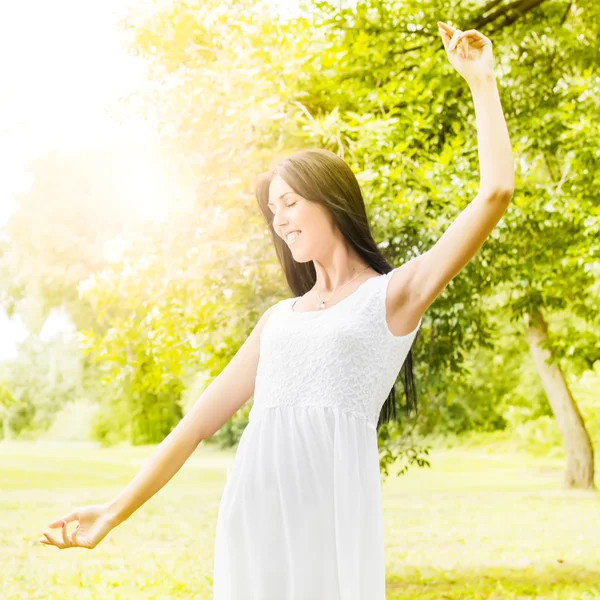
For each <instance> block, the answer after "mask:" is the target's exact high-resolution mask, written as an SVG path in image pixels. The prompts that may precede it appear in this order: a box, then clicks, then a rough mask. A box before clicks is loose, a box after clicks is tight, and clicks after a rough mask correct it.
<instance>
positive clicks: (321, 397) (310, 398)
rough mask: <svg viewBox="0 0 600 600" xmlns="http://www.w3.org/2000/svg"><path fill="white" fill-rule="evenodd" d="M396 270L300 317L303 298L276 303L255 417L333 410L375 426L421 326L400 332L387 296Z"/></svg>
mask: <svg viewBox="0 0 600 600" xmlns="http://www.w3.org/2000/svg"><path fill="white" fill-rule="evenodd" d="M393 272H394V271H390V272H389V273H386V274H385V275H380V276H378V277H371V278H369V279H367V280H366V281H364V282H363V283H362V284H361V285H360V286H359V287H358V288H357V289H356V290H355V291H354V292H352V293H351V294H350V295H349V296H347V297H346V298H344V299H343V300H341V301H340V302H338V303H337V304H334V305H333V306H331V307H330V308H327V309H324V310H315V311H309V312H306V311H305V312H296V311H295V310H293V309H292V305H293V303H294V302H295V301H296V300H297V298H287V299H285V300H281V301H280V302H278V303H277V305H276V308H275V310H274V311H273V312H272V313H271V315H270V317H269V319H268V321H267V323H266V324H265V326H264V328H263V330H262V332H261V338H260V359H259V363H258V370H257V375H256V383H255V393H254V403H253V406H252V409H251V410H250V420H252V419H255V418H258V417H259V416H260V415H261V413H263V412H264V411H266V410H269V409H272V408H275V407H282V406H294V407H301V406H327V407H332V408H335V409H337V410H340V411H342V412H345V413H349V414H351V415H354V416H355V417H358V418H361V419H364V420H366V421H367V423H368V424H369V426H370V427H372V428H373V429H375V428H376V426H377V421H378V419H379V413H380V411H381V407H382V406H383V403H384V402H385V400H386V398H387V396H388V394H389V392H390V390H391V388H392V386H393V384H394V382H395V380H396V378H397V376H398V373H399V371H400V369H401V367H402V364H403V363H404V360H405V359H406V355H407V354H408V352H409V350H410V347H411V345H412V343H413V340H414V338H415V336H416V334H417V331H418V329H419V327H420V325H421V321H422V319H421V320H419V323H418V324H417V327H415V329H414V330H413V331H411V332H410V333H408V334H406V335H403V336H396V335H394V334H393V333H392V332H391V331H390V330H389V327H388V325H387V320H386V302H385V301H386V293H387V288H388V283H389V280H390V278H391V275H392V273H393Z"/></svg>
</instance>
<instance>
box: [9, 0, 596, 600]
mask: <svg viewBox="0 0 600 600" xmlns="http://www.w3.org/2000/svg"><path fill="white" fill-rule="evenodd" d="M1 14H2V23H3V25H4V27H3V28H2V35H0V49H1V52H2V56H3V58H4V61H3V70H2V74H3V85H2V88H3V89H2V93H1V94H0V109H1V110H0V152H1V155H2V160H1V161H0V424H1V426H0V510H1V514H2V519H1V520H0V562H1V563H2V564H3V565H4V568H3V569H2V570H1V571H0V598H1V599H2V600H4V599H11V600H12V599H14V598H56V599H59V598H70V597H74V596H77V597H81V598H90V599H96V598H102V599H105V598H211V597H212V592H211V589H212V552H213V543H214V527H215V525H216V515H217V510H218V503H219V498H220V494H221V492H222V489H223V485H224V483H225V479H226V476H227V469H228V468H229V466H230V465H231V461H232V459H233V456H234V454H235V449H236V444H237V442H238V440H239V437H240V435H241V432H242V431H243V430H244V427H245V426H246V425H247V422H248V413H249V410H250V408H251V406H252V400H250V401H249V402H248V403H246V405H244V407H242V408H241V409H240V410H239V411H238V413H236V415H234V417H233V418H232V419H231V420H230V421H229V422H228V423H227V424H226V425H225V426H223V427H222V428H221V429H220V430H219V431H218V432H217V433H216V434H215V435H214V436H213V437H212V438H211V439H210V440H205V441H203V442H202V443H201V444H200V445H199V446H198V449H197V450H196V451H195V452H194V453H193V455H192V456H191V458H190V459H189V461H188V462H187V463H186V464H185V465H184V467H183V468H182V469H181V471H180V472H179V473H177V475H176V476H175V477H174V478H173V480H172V481H171V482H170V483H169V484H168V485H167V486H166V487H165V488H164V489H163V490H161V491H160V492H159V493H158V494H157V495H156V496H154V497H153V498H152V499H151V500H150V501H149V502H148V503H147V504H146V505H144V507H142V508H141V509H140V510H139V511H138V512H137V513H135V515H133V516H132V517H131V518H130V519H129V520H128V521H126V522H125V523H124V524H123V525H121V526H120V527H119V528H117V529H116V530H115V531H114V532H112V533H111V534H110V535H109V537H108V538H106V539H105V540H104V541H103V542H102V543H101V544H100V545H99V546H98V547H97V548H96V549H94V550H93V551H88V550H82V549H73V550H68V551H65V552H59V551H57V550H56V549H55V548H49V547H46V546H43V545H41V544H39V542H38V541H37V540H38V538H39V537H40V533H41V531H42V530H43V529H45V528H46V524H47V523H49V522H50V521H52V520H54V519H55V518H58V517H59V516H62V515H64V514H66V513H67V512H69V511H70V510H71V509H72V508H73V507H75V506H78V505H83V504H87V503H96V502H104V501H107V500H109V499H111V497H113V496H114V495H116V493H118V491H119V490H120V489H121V488H122V487H123V486H124V485H125V484H126V483H127V482H128V481H129V480H130V479H131V478H132V477H133V476H134V475H135V473H136V472H137V471H138V469H139V468H140V467H141V465H142V464H143V463H144V461H145V460H146V459H147V458H148V457H149V456H150V455H151V454H152V453H153V452H154V451H155V449H156V445H157V444H159V443H160V442H161V441H162V440H163V439H164V437H165V436H166V435H167V434H168V433H169V432H170V431H171V430H172V429H173V427H174V426H175V425H176V424H177V422H178V421H179V420H180V419H181V418H182V416H183V415H185V414H186V412H187V411H188V410H189V409H190V407H191V406H192V405H193V404H194V402H195V401H196V400H197V399H198V398H199V396H200V395H201V393H202V391H203V390H204V389H205V388H206V386H207V385H208V384H209V383H210V382H211V381H212V379H213V378H214V377H215V376H217V375H218V374H219V373H220V372H221V370H222V369H223V368H224V367H225V365H226V364H227V363H228V362H229V361H230V360H231V358H232V357H233V355H234V354H235V353H236V352H237V350H238V348H239V347H240V345H241V344H242V343H243V341H244V340H245V339H246V337H247V336H248V334H249V333H250V331H251V330H252V328H253V327H254V325H255V324H256V322H257V320H258V318H259V316H260V315H261V314H262V313H263V312H264V311H265V310H266V309H267V308H268V307H269V306H270V305H271V304H273V303H275V302H277V301H278V300H280V299H282V298H285V297H289V296H290V295H291V292H290V290H289V289H288V288H287V286H286V283H285V280H284V277H283V273H282V271H281V268H280V266H279V264H278V262H277V259H276V255H275V251H274V248H273V247H272V246H271V241H270V238H269V232H268V230H267V226H266V224H265V223H264V221H263V219H262V216H261V215H260V211H259V209H258V206H257V204H256V200H255V198H254V194H253V184H254V181H255V178H256V176H257V175H258V174H259V173H260V172H262V171H264V170H266V169H268V168H270V167H272V166H274V164H275V163H276V162H277V161H278V160H280V159H281V158H283V157H285V156H286V155H289V154H291V153H293V152H294V151H296V150H299V149H302V148H307V147H319V148H326V149H328V150H331V151H333V152H336V153H337V154H338V155H339V156H341V157H342V158H344V160H346V161H347V162H348V164H349V165H350V166H351V168H352V169H353V171H354V172H355V174H356V176H357V178H358V180H359V182H360V185H361V188H362V190H363V194H364V197H365V203H366V205H367V212H368V215H369V218H370V222H371V226H372V231H373V235H374V238H375V240H376V241H377V242H378V243H379V246H380V248H381V249H382V251H383V252H384V254H385V255H386V257H387V258H388V259H389V261H390V262H391V263H392V264H394V265H395V266H399V265H401V264H402V263H403V262H405V261H407V260H410V259H411V258H413V257H414V256H417V255H419V254H421V253H423V252H425V251H426V250H428V249H429V248H430V247H431V246H432V245H433V244H434V243H435V242H436V241H437V240H438V239H439V237H440V236H441V235H442V233H443V232H444V231H445V229H446V228H447V227H448V226H449V225H450V223H451V222H452V221H453V220H454V219H455V218H456V217H457V215H458V214H459V213H460V211H461V210H462V209H463V208H464V207H465V206H466V205H467V204H468V202H469V201H470V200H471V199H472V198H473V197H474V196H475V194H476V193H477V189H478V183H479V164H478V155H477V131H476V126H475V118H474V109H473V103H472V99H471V96H470V92H469V88H468V86H467V84H466V82H465V81H464V80H463V79H462V78H461V77H460V75H458V74H457V73H456V72H455V71H454V70H453V69H452V67H451V65H450V64H449V62H448V61H447V58H446V56H445V52H444V49H443V46H442V43H441V39H440V37H439V34H438V32H437V27H436V22H437V21H440V20H441V21H445V22H448V23H450V24H452V25H454V26H456V27H459V28H461V29H463V30H465V29H473V28H474V29H479V30H480V31H481V32H482V33H484V34H485V35H487V36H488V37H489V38H490V39H491V40H492V42H493V44H494V53H495V57H496V72H497V79H498V86H499V89H500V95H501V100H502V103H503V107H504V111H505V116H506V119H507V123H508V128H509V132H510V136H511V141H512V145H513V152H514V157H515V169H516V190H515V194H514V197H513V199H512V202H511V204H510V206H509V208H508V209H507V211H506V213H505V215H504V217H503V218H502V220H501V221H500V223H499V224H498V226H497V227H496V228H495V230H494V231H493V232H492V234H491V236H490V238H489V239H488V240H487V242H486V243H485V245H484V246H483V247H482V249H481V250H480V251H479V253H478V254H477V256H476V257H475V258H474V259H473V260H472V261H471V262H470V263H469V265H468V266H467V267H466V268H465V269H464V270H463V271H462V272H461V273H460V274H459V275H458V276H457V277H456V278H455V279H454V280H453V281H452V282H451V283H450V284H449V285H448V286H447V288H446V289H445V290H444V291H443V292H442V294H441V295H440V296H439V298H438V299H436V301H435V302H434V304H432V306H431V307H430V308H429V309H428V310H427V313H426V314H425V316H424V319H423V326H422V328H421V331H420V334H419V337H418V341H417V344H416V346H415V349H414V357H415V364H414V370H415V377H416V383H417V394H418V399H419V404H420V411H419V414H418V415H417V416H414V415H412V416H410V415H406V416H405V417H403V419H402V420H401V422H400V423H398V424H394V425H392V424H390V425H389V426H385V427H383V428H382V429H381V430H380V431H379V447H380V464H381V469H382V489H383V499H384V519H385V532H386V561H387V565H386V570H387V588H388V598H408V599H413V598H414V599H416V598H419V599H425V600H428V599H438V598H447V599H459V598H460V599H463V598H469V599H471V598H497V599H505V598H511V599H513V598H515V599H516V598H560V599H569V600H570V599H573V598H582V599H589V598H600V550H599V546H598V540H599V539H600V519H599V518H598V517H599V513H600V502H599V497H598V493H597V489H598V481H599V480H598V476H597V475H596V472H597V470H598V459H597V458H595V457H594V448H598V446H599V443H600V344H599V342H598V334H599V333H600V316H599V311H598V308H599V306H600V300H599V299H600V260H599V256H600V192H599V190H600V185H599V184H600V175H599V173H600V169H599V166H600V142H599V140H600V125H599V123H600V70H599V67H600V45H599V44H598V40H599V39H600V9H599V8H598V5H597V3H596V2H594V1H593V0H581V1H567V0H492V1H489V2H481V1H471V2H457V1H448V0H442V1H438V0H436V1H433V0H420V1H417V0H406V1H405V0H387V1H386V0H381V1H378V0H366V1H355V2H344V1H335V0H331V1H322V2H316V1H306V2H304V3H300V2H297V1H296V0H288V1H285V0H280V1H276V0H262V1H255V0H236V1H233V0H225V1H223V0H189V1H184V0H168V1H167V0H161V1H157V0H148V1H143V2H142V1H137V2H134V1H133V0H110V1H107V0H105V1H103V2H102V3H96V2H91V1H89V0H86V1H83V0H79V1H75V0H57V1H56V2H52V3H46V2H42V1H41V0H39V1H32V0H23V1H22V2H19V3H12V4H10V5H6V6H3V7H2V9H1ZM397 385H398V390H397V398H398V401H399V403H400V404H402V402H403V399H404V395H403V391H402V386H401V379H399V380H398V383H397ZM323 600H325V599H323Z"/></svg>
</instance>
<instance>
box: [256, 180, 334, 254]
mask: <svg viewBox="0 0 600 600" xmlns="http://www.w3.org/2000/svg"><path fill="white" fill-rule="evenodd" d="M268 208H269V210H270V211H271V212H272V213H273V229H274V231H275V233H276V234H277V235H278V236H279V237H281V238H282V239H283V241H284V242H285V243H286V244H287V245H288V246H289V248H290V251H291V253H292V255H293V257H294V259H295V260H296V261H297V262H308V261H309V260H314V259H315V258H318V257H319V256H321V255H323V254H327V253H329V252H331V245H332V243H333V242H334V239H335V233H334V232H335V227H334V223H333V220H332V219H331V216H330V215H329V213H328V211H327V210H326V209H325V208H324V207H323V206H321V205H320V204H318V203H316V202H311V201H310V200H307V199H306V198H303V197H302V196H300V194H297V193H296V192H295V191H294V190H293V189H292V188H291V187H290V186H289V185H288V184H287V183H286V182H285V181H284V180H283V178H282V177H281V176H279V175H275V177H273V179H272V181H271V185H270V186H269V204H268ZM292 232H299V234H298V235H296V234H294V236H292V237H291V238H290V237H289V235H290V234H291V233H292ZM294 237H295V239H294Z"/></svg>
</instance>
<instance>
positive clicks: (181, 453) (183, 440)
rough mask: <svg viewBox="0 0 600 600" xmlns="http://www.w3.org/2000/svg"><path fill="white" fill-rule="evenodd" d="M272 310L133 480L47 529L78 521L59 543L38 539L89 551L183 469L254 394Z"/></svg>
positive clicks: (270, 309) (55, 522)
mask: <svg viewBox="0 0 600 600" xmlns="http://www.w3.org/2000/svg"><path fill="white" fill-rule="evenodd" d="M273 308H274V307H273V306H272V307H270V308H269V309H267V310H266V311H265V312H264V314H263V315H262V317H261V318H260V319H259V321H258V323H257V324H256V326H255V327H254V329H253V330H252V332H251V333H250V335H249V336H248V338H247V339H246V341H245V342H244V344H242V346H241V347H240V349H239V350H238V351H237V353H236V354H235V356H234V357H233V358H232V359H231V361H230V362H229V364H228V365H227V366H226V367H225V368H224V369H223V370H222V371H221V373H219V375H218V376H217V377H216V378H215V379H214V380H213V381H212V382H211V383H210V385H209V386H208V387H207V388H206V390H205V391H204V392H203V393H202V394H201V395H200V397H199V398H198V400H197V401H196V403H195V404H194V406H193V407H192V408H191V409H190V410H189V411H188V413H187V414H186V415H185V417H183V419H181V421H180V422H179V423H178V424H177V426H176V427H175V428H174V429H173V430H172V431H171V433H169V435H167V437H165V439H164V440H163V441H162V442H161V443H160V444H159V446H158V447H157V448H156V451H155V452H154V454H153V455H152V456H151V457H150V458H149V459H148V461H147V462H146V464H145V465H144V466H143V467H142V469H141V470H140V471H139V472H138V473H137V475H136V476H135V477H134V478H133V479H132V480H131V481H130V482H129V483H128V484H127V485H126V486H125V488H124V489H123V490H122V491H121V492H120V493H119V495H118V496H116V497H115V498H114V499H113V500H112V501H109V502H107V503H105V504H97V505H93V506H86V507H82V508H77V509H75V510H74V511H72V512H71V513H69V514H68V515H66V516H64V517H62V518H61V519H57V520H56V521H54V522H53V523H50V525H49V526H50V527H61V522H62V521H65V522H66V523H70V522H72V521H79V525H78V527H77V528H76V530H75V531H74V532H73V533H72V534H69V533H68V532H67V531H66V527H64V526H63V527H62V529H63V531H62V539H60V540H57V539H55V538H54V537H53V536H51V535H50V534H47V533H44V535H45V536H46V538H47V539H46V540H40V541H41V542H42V543H45V544H47V545H50V544H51V545H54V546H57V547H58V548H61V549H62V548H71V547H76V546H81V547H85V548H94V547H95V546H96V545H97V544H98V543H99V542H100V541H101V540H102V539H103V538H104V537H105V536H106V535H107V534H108V532H109V531H110V530H111V529H113V528H114V527H116V526H117V525H119V524H120V523H122V522H123V521H125V520H126V519H127V518H129V516H130V515H132V514H133V513H134V512H135V511H136V510H137V509H138V508H139V507H140V506H142V504H144V503H145V502H146V501H148V500H149V499H150V498H151V497H152V496H154V494H156V492H158V491H159V490H160V489H161V488H162V487H163V486H164V485H165V484H166V483H167V482H168V481H169V480H170V479H171V478H172V477H173V476H174V475H175V473H177V471H179V469H180V468H181V467H182V466H183V464H184V463H185V461H186V460H187V459H188V458H189V456H190V455H191V454H192V452H193V451H194V450H195V449H196V448H197V446H198V444H199V443H200V442H201V441H202V440H205V439H208V438H209V437H211V436H212V435H213V434H214V433H215V432H216V431H218V430H219V428H220V427H222V426H223V425H224V424H225V423H226V422H227V421H228V420H229V419H230V418H231V417H232V415H233V414H234V413H235V412H236V411H237V410H238V409H239V408H240V407H241V406H242V405H243V404H244V403H245V402H246V401H247V400H249V399H250V397H251V396H252V395H253V394H254V384H255V380H256V371H257V368H258V359H259V341H260V334H261V331H262V329H263V327H264V326H265V323H266V322H267V320H268V318H269V315H270V313H271V312H272V310H273Z"/></svg>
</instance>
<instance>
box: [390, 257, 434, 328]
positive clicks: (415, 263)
mask: <svg viewBox="0 0 600 600" xmlns="http://www.w3.org/2000/svg"><path fill="white" fill-rule="evenodd" d="M420 258H421V257H420V256H417V257H416V258H413V259H412V260H409V261H408V262H406V263H404V264H403V265H402V266H400V267H398V268H397V269H395V270H394V272H393V273H392V275H391V277H390V281H389V283H388V287H387V295H386V299H385V308H386V320H387V325H388V329H389V330H390V332H391V333H393V334H394V335H395V336H402V335H407V334H409V333H411V332H412V331H414V329H415V327H416V326H417V325H418V324H419V319H420V318H421V317H422V316H423V313H424V312H425V309H426V307H424V306H423V305H422V304H421V303H420V302H419V295H418V294H416V293H415V292H414V290H413V289H412V287H411V283H412V282H413V280H414V277H415V274H416V273H417V271H418V268H419V259H420Z"/></svg>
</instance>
